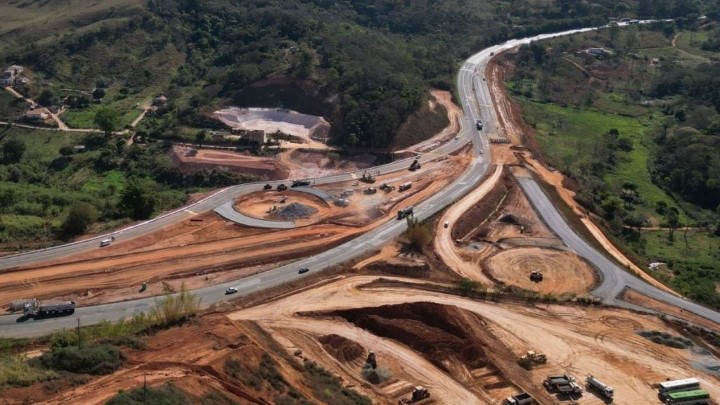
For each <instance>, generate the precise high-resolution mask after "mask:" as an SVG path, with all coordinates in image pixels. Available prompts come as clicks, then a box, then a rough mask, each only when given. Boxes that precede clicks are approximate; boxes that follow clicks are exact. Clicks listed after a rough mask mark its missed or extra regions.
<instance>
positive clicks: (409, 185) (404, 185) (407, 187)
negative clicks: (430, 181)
mask: <svg viewBox="0 0 720 405" xmlns="http://www.w3.org/2000/svg"><path fill="white" fill-rule="evenodd" d="M410 187H412V183H410V182H407V183H403V184H401V185H400V187H398V191H405V190H410Z"/></svg>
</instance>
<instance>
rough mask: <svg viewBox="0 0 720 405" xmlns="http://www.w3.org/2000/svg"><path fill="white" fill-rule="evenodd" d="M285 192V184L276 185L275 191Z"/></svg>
mask: <svg viewBox="0 0 720 405" xmlns="http://www.w3.org/2000/svg"><path fill="white" fill-rule="evenodd" d="M285 190H287V186H286V185H285V184H278V186H277V191H285Z"/></svg>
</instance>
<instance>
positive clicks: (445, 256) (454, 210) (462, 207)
mask: <svg viewBox="0 0 720 405" xmlns="http://www.w3.org/2000/svg"><path fill="white" fill-rule="evenodd" d="M502 171H503V166H502V165H498V166H497V167H496V168H495V171H494V172H493V173H492V174H491V175H490V177H488V178H487V180H485V181H484V182H483V183H482V184H481V185H480V186H478V187H477V188H476V189H475V190H473V191H472V192H471V193H470V194H468V195H467V196H465V197H464V198H463V199H462V200H460V201H458V202H457V203H455V204H453V205H452V206H450V208H448V209H447V210H446V211H445V213H444V214H443V216H442V217H441V218H440V221H438V227H437V230H436V233H435V239H434V242H433V246H434V248H435V251H436V252H437V254H438V255H439V256H440V258H441V259H442V261H443V262H444V263H445V264H446V265H447V266H448V267H450V268H451V269H452V270H453V271H455V272H456V273H458V274H459V275H460V276H461V277H465V278H469V279H471V280H477V281H480V282H481V283H484V284H486V285H491V284H492V281H491V280H490V279H488V278H487V276H485V275H484V274H482V272H481V271H480V269H479V267H478V266H477V264H474V263H472V262H469V261H466V260H465V259H463V258H462V257H461V256H460V255H459V254H458V253H457V251H456V246H455V241H453V240H452V226H453V224H455V223H456V222H457V221H458V220H459V219H460V218H461V217H462V215H463V214H464V213H465V212H466V211H467V210H468V209H470V207H471V206H473V205H475V204H477V202H478V201H480V200H481V199H482V198H483V197H484V196H485V195H486V194H487V193H488V192H489V191H490V190H492V188H493V187H495V185H496V184H497V182H498V180H499V179H500V177H501V175H502ZM445 223H447V224H448V227H447V228H445Z"/></svg>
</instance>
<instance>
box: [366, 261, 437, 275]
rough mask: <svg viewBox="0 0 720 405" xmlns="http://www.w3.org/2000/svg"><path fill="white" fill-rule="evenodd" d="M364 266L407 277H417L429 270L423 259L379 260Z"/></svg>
mask: <svg viewBox="0 0 720 405" xmlns="http://www.w3.org/2000/svg"><path fill="white" fill-rule="evenodd" d="M366 268H367V269H368V270H372V271H379V272H383V273H389V274H396V275H400V276H409V277H419V276H421V275H425V274H427V272H428V270H430V267H429V266H428V264H427V263H425V262H424V261H421V260H417V261H408V260H399V259H397V258H390V259H387V260H380V261H377V262H374V263H371V264H369V265H368V266H367V267H366Z"/></svg>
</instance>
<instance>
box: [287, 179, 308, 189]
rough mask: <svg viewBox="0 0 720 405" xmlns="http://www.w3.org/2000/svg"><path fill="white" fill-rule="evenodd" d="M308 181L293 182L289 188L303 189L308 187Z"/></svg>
mask: <svg viewBox="0 0 720 405" xmlns="http://www.w3.org/2000/svg"><path fill="white" fill-rule="evenodd" d="M309 185H310V180H293V182H292V185H291V186H290V187H303V186H309Z"/></svg>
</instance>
